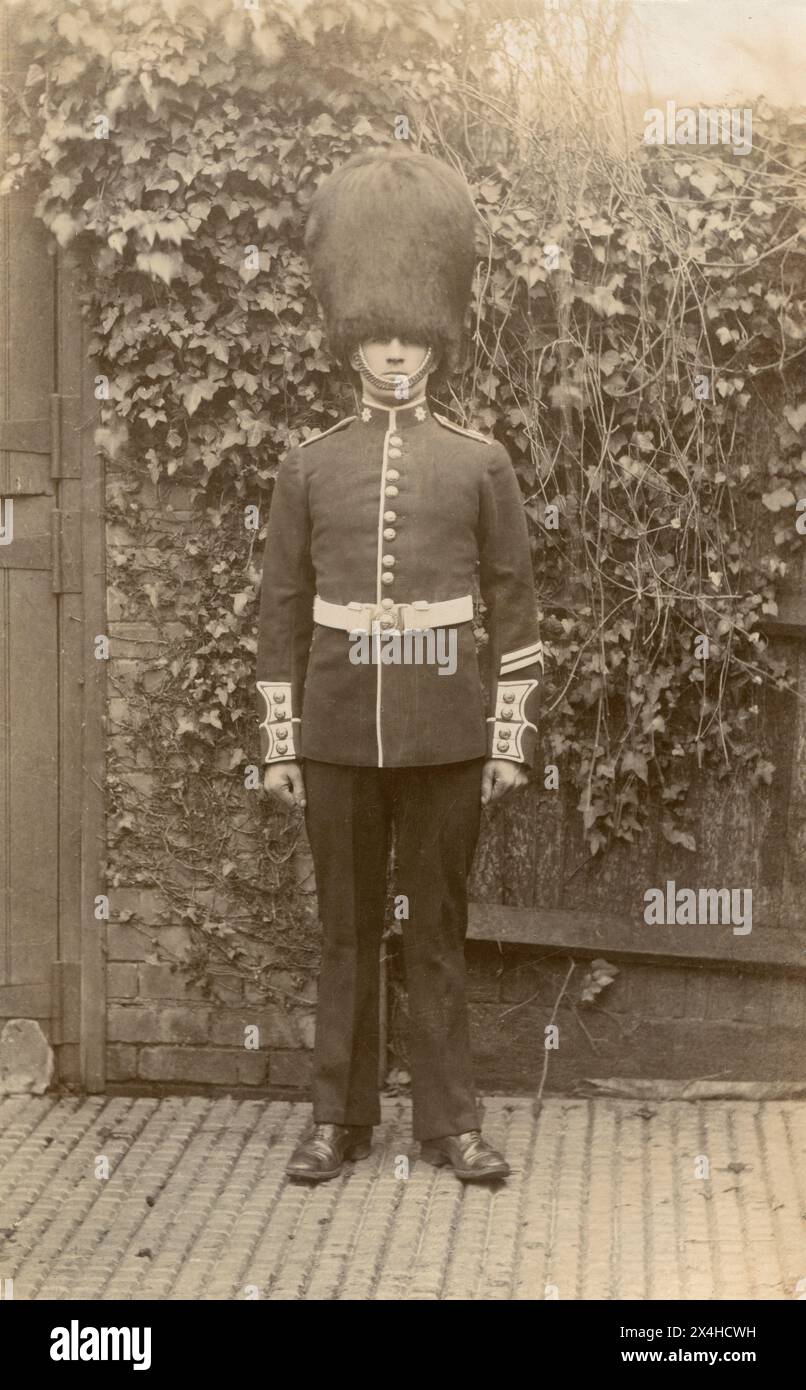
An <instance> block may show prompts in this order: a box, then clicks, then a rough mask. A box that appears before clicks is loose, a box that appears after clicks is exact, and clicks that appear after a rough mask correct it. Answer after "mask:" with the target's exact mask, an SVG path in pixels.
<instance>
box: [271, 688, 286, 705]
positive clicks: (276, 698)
mask: <svg viewBox="0 0 806 1390" xmlns="http://www.w3.org/2000/svg"><path fill="white" fill-rule="evenodd" d="M271 698H272V699H273V701H274V703H275V704H276V705H281V704H282V703H283V700H284V699H285V695H283V694H282V693H281V692H280V691H279V690H275V692H274V694H273V695H272V697H271Z"/></svg>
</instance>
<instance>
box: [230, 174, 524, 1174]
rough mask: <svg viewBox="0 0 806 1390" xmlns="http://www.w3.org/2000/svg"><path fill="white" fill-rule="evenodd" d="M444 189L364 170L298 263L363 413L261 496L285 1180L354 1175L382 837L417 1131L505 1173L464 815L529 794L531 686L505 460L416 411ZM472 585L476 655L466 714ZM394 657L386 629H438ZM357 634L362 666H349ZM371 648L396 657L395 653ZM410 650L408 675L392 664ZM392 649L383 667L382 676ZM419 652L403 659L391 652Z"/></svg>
mask: <svg viewBox="0 0 806 1390" xmlns="http://www.w3.org/2000/svg"><path fill="white" fill-rule="evenodd" d="M474 228H475V210H474V208H473V205H472V202H471V200H470V197H469V194H468V191H467V187H466V185H465V183H464V182H463V181H462V180H461V178H460V177H459V176H458V175H457V174H456V173H455V172H454V171H453V170H452V169H450V168H449V167H448V166H446V165H444V164H442V163H441V162H440V161H438V160H435V159H432V158H430V157H428V156H425V155H421V154H402V153H401V154H396V153H394V152H384V153H380V154H379V153H377V152H373V153H371V154H367V155H360V156H358V157H356V158H354V159H352V160H350V161H349V162H348V163H346V164H345V165H344V166H343V167H342V168H340V169H339V170H338V171H336V172H335V173H333V174H332V175H330V177H329V178H328V179H326V180H325V182H324V183H323V184H322V185H321V187H320V188H319V189H318V191H317V193H316V194H315V195H314V198H313V200H312V203H311V208H310V212H309V217H308V223H307V229H306V249H307V253H308V256H309V260H310V264H311V272H312V283H313V286H314V289H315V291H316V293H317V295H318V297H319V299H320V302H321V304H322V307H323V310H324V315H325V321H326V325H327V329H328V335H329V340H330V343H331V347H332V349H333V351H334V354H335V355H336V357H337V358H339V359H340V360H341V361H342V362H343V363H344V364H345V365H349V367H350V368H351V369H352V371H353V372H354V373H355V377H354V380H355V381H356V382H357V383H359V385H360V396H358V398H357V413H356V414H355V415H352V416H350V417H348V418H347V419H345V420H342V421H340V422H339V423H338V424H336V425H334V426H333V427H332V429H329V430H326V431H325V432H324V433H323V434H320V435H318V436H316V437H315V438H312V439H308V440H306V441H305V442H304V443H303V444H301V445H299V446H297V447H295V448H292V449H291V450H290V451H289V453H288V454H287V455H286V456H285V458H284V459H283V461H282V463H281V466H280V469H279V472H278V477H277V481H276V484H275V490H274V496H273V499H272V506H271V514H270V517H269V524H268V533H267V539H266V551H265V560H264V569H263V581H262V591H261V605H260V620H259V640H258V659H257V676H258V680H257V685H258V690H259V692H260V697H261V701H262V705H261V715H262V719H263V722H262V724H261V739H262V754H263V757H264V759H265V762H266V763H267V764H268V769H267V772H266V775H265V787H266V789H267V790H268V791H270V792H272V793H273V794H274V795H276V796H277V797H279V799H280V800H281V801H283V802H284V803H285V804H287V805H289V806H295V805H296V806H299V807H304V809H305V819H306V827H307V832H308V837H309V840H310V845H311V851H312V854H313V862H314V872H315V877H316V886H317V892H318V901H319V911H320V917H321V921H322V926H323V954H322V966H321V973H320V977H319V991H318V1005H317V1018H316V1039H315V1046H314V1077H313V1126H312V1128H311V1130H310V1132H309V1133H308V1134H306V1135H305V1136H304V1137H303V1139H302V1141H301V1142H300V1144H299V1145H298V1146H297V1148H296V1149H295V1151H294V1153H293V1155H292V1157H291V1160H290V1162H289V1164H288V1167H287V1172H288V1173H289V1174H290V1175H291V1176H292V1177H295V1178H298V1179H303V1180H309V1181H321V1180H323V1179H327V1178H331V1177H335V1175H336V1174H337V1173H338V1172H339V1171H340V1169H341V1167H342V1164H343V1163H344V1161H345V1159H347V1158H361V1157H365V1156H366V1155H367V1154H368V1153H369V1150H370V1140H371V1130H372V1126H373V1125H374V1124H376V1123H378V1122H379V1120H380V1108H379V1098H378V1067H379V1056H378V1047H379V952H380V944H381V937H382V932H383V915H384V907H385V901H386V887H387V863H388V857H389V850H390V845H391V842H392V838H394V868H395V895H396V896H398V895H399V896H400V897H401V898H402V901H403V902H404V903H407V914H406V912H404V913H403V948H404V959H405V966H406V976H407V985H408V993H409V1016H410V1028H411V1036H410V1055H411V1073H412V1107H413V1130H414V1137H415V1139H418V1140H419V1141H420V1144H421V1154H422V1156H423V1157H424V1158H425V1159H426V1160H427V1161H430V1162H432V1163H435V1164H451V1165H452V1166H453V1169H454V1172H455V1173H456V1175H457V1177H458V1178H460V1179H461V1180H464V1181H473V1180H479V1179H487V1178H496V1177H505V1176H506V1175H507V1174H508V1173H509V1171H510V1170H509V1167H508V1165H507V1163H506V1162H505V1160H504V1158H503V1157H502V1156H501V1154H499V1153H497V1152H496V1151H495V1150H494V1149H493V1148H491V1146H490V1145H489V1144H488V1143H487V1142H486V1140H485V1139H484V1138H483V1137H482V1135H481V1132H480V1128H479V1113H478V1109H477V1106H476V1099H475V1094H474V1085H473V1076H472V1070H471V1059H470V1046H469V1037H468V1022H467V1006H466V998H465V966H464V940H465V934H466V930H467V876H468V873H469V871H470V867H471V862H472V859H473V853H474V850H475V846H476V841H477V838H478V833H479V825H480V807H481V805H482V804H484V805H489V804H491V803H492V802H494V801H496V800H498V799H499V798H500V797H501V796H503V795H504V794H506V793H507V792H509V791H511V790H513V789H514V788H517V787H520V786H523V785H525V783H526V782H527V780H528V779H527V773H526V770H525V769H526V766H527V765H530V764H531V762H532V758H533V753H534V747H535V740H536V732H537V731H536V710H537V700H538V685H539V681H540V676H541V674H542V650H541V646H540V641H539V631H538V622H537V610H536V601H535V594H534V588H533V578H532V568H531V560H530V550H529V540H528V535H527V529H526V521H525V517H524V512H523V503H522V497H521V493H520V489H519V487H518V483H517V480H516V477H515V473H514V470H513V468H512V464H511V462H510V460H509V457H508V455H507V452H506V450H505V449H504V448H503V446H502V445H501V444H499V443H497V442H495V441H493V440H491V439H487V438H486V437H485V436H483V435H481V434H477V433H476V432H475V431H473V430H467V429H462V428H460V427H459V426H458V425H456V424H454V423H453V422H452V421H450V420H448V419H447V418H446V417H445V416H443V415H441V414H438V413H436V412H435V411H432V409H431V406H430V404H429V401H428V396H427V385H428V380H429V377H430V376H431V374H432V373H433V372H434V371H439V372H440V373H441V374H444V373H446V372H448V371H450V370H451V369H452V368H453V367H454V365H455V363H456V360H457V356H458V352H459V348H460V344H461V335H462V327H463V320H464V315H465V312H466V308H467V305H468V302H469V297H470V288H471V280H472V275H473V269H474V264H475V247H474ZM477 580H478V587H479V589H480V592H481V595H482V598H483V600H484V603H485V605H486V608H487V614H488V630H489V654H490V661H491V668H490V671H491V679H490V691H491V701H490V706H489V712H486V713H485V708H484V697H483V691H482V684H481V680H480V675H479V665H478V659H477V652H476V643H475V640H474V632H473V621H472V620H473V613H474V606H473V593H474V590H475V587H476V581H477ZM434 632H437V633H438V635H439V636H440V638H442V639H446V640H443V643H442V646H441V648H439V649H441V650H446V649H447V648H446V641H447V640H448V639H449V643H450V650H451V651H452V652H453V660H452V661H451V662H449V663H448V662H445V663H441V664H440V663H437V662H436V661H433V660H428V659H423V654H425V656H426V658H427V656H428V654H429V653H432V654H433V652H434V650H435V649H436V648H435V645H434V643H433V642H431V643H427V642H423V641H420V642H419V643H409V644H408V646H406V645H405V644H401V643H398V645H397V647H396V648H394V647H392V646H391V645H387V644H386V642H385V638H386V636H387V635H388V634H391V633H404V634H415V635H418V634H419V635H420V636H422V635H423V634H424V635H427V636H433V634H434ZM358 635H363V636H364V637H365V638H369V639H370V640H369V641H368V642H367V643H366V647H367V649H368V650H369V652H370V654H371V656H370V659H369V660H365V659H364V660H356V659H355V651H356V637H357V636H358ZM390 650H391V653H392V654H391V657H390V656H389V651H390ZM401 651H402V652H403V653H406V652H408V655H409V659H408V660H402V659H400V653H401ZM395 652H397V660H396V659H395ZM412 652H414V653H416V654H418V657H417V659H416V660H413V659H411V653H412Z"/></svg>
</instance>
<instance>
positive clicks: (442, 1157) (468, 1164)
mask: <svg viewBox="0 0 806 1390" xmlns="http://www.w3.org/2000/svg"><path fill="white" fill-rule="evenodd" d="M420 1157H421V1158H422V1159H423V1160H424V1161H425V1162H426V1163H432V1164H433V1165H434V1166H435V1167H437V1168H438V1167H441V1166H442V1165H443V1164H447V1163H449V1164H451V1166H452V1168H453V1171H454V1173H455V1174H456V1176H457V1178H459V1179H460V1180H461V1181H462V1182H484V1181H486V1180H487V1179H488V1178H506V1177H509V1174H510V1171H511V1170H510V1167H509V1164H508V1163H507V1161H506V1159H505V1158H503V1157H502V1155H501V1154H500V1153H498V1152H497V1150H496V1149H494V1148H492V1146H491V1145H490V1144H488V1143H487V1140H486V1139H484V1138H483V1137H482V1133H481V1130H479V1129H469V1130H468V1131H467V1133H466V1134H446V1135H445V1136H444V1137H443V1138H442V1139H424V1140H423V1141H422V1143H421V1145H420Z"/></svg>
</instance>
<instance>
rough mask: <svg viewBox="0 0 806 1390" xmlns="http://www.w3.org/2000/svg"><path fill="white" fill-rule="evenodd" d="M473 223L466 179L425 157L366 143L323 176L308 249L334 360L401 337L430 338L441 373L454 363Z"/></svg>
mask: <svg viewBox="0 0 806 1390" xmlns="http://www.w3.org/2000/svg"><path fill="white" fill-rule="evenodd" d="M475 230H476V213H475V209H474V207H473V202H472V200H471V197H470V193H469V190H468V187H467V184H466V183H465V182H464V180H463V179H462V178H461V177H460V176H459V174H457V173H456V172H455V171H454V170H453V169H452V168H451V167H450V166H449V165H447V164H443V163H442V162H441V161H440V160H438V159H433V158H432V157H431V156H430V155H425V154H419V153H413V152H409V151H407V150H405V148H403V149H401V148H395V147H392V148H391V149H388V150H381V151H378V150H373V151H371V152H368V153H366V154H360V155H355V156H354V157H353V158H352V159H349V160H348V161H347V162H346V163H345V164H343V165H342V166H341V168H339V169H337V170H336V171H335V172H334V173H332V174H330V175H329V176H328V178H326V179H325V180H324V182H323V183H322V184H320V186H319V188H318V189H317V191H316V193H315V194H314V196H313V198H312V200H311V205H310V209H309V212H308V221H307V226H306V231H305V249H306V252H307V255H308V260H309V263H310V267H311V283H312V285H313V289H314V293H315V294H316V296H317V298H318V300H319V302H320V304H321V306H322V310H323V312H324V316H325V324H326V327H327V333H328V338H329V340H330V346H331V349H332V351H333V352H334V353H335V355H336V357H337V358H339V359H340V361H342V362H344V363H347V362H349V359H350V355H351V353H353V352H354V351H355V349H356V347H358V345H359V344H360V343H365V342H371V341H378V342H383V341H385V340H387V339H389V338H400V339H401V341H403V342H409V343H422V344H423V345H430V346H431V348H432V349H433V351H434V354H435V356H437V357H438V359H439V366H440V372H441V373H444V372H446V371H452V370H454V369H455V367H456V365H457V363H458V360H459V357H460V352H461V345H462V330H463V324H464V317H465V313H466V310H467V305H468V302H469V299H470V288H471V283H472V279H473V270H474V267H475V261H476V251H475Z"/></svg>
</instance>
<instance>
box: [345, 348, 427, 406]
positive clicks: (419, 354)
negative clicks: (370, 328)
mask: <svg viewBox="0 0 806 1390" xmlns="http://www.w3.org/2000/svg"><path fill="white" fill-rule="evenodd" d="M361 346H362V349H363V353H364V360H365V362H366V364H367V366H368V367H369V369H370V371H371V372H372V373H373V374H374V375H375V376H376V377H383V378H384V379H385V380H387V381H388V382H389V388H388V393H387V391H385V390H383V391H381V390H380V388H377V387H375V388H371V393H372V394H373V395H375V394H376V393H377V394H379V395H383V396H384V397H385V396H386V395H387V394H388V396H389V398H390V399H394V397H395V394H396V391H398V389H399V386H400V383H401V380H402V379H404V378H406V377H410V376H413V375H414V373H415V372H416V371H418V369H419V368H420V367H421V366H422V365H423V361H424V359H425V355H426V352H427V351H428V349H427V347H424V346H423V344H422V343H404V342H401V340H400V338H391V339H389V341H388V342H383V343H382V342H368V343H362V345H361ZM364 386H365V389H366V388H367V386H368V383H367V382H365V383H364ZM420 390H422V386H421V387H419V388H418V394H419V391H420Z"/></svg>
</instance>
